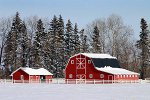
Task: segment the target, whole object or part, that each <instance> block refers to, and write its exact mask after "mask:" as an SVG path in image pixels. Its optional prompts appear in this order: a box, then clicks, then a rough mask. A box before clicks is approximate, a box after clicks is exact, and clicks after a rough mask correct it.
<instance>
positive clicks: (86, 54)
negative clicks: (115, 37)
mask: <svg viewBox="0 0 150 100" xmlns="http://www.w3.org/2000/svg"><path fill="white" fill-rule="evenodd" d="M81 54H82V55H85V56H87V57H89V58H110V59H117V58H116V57H113V56H111V55H109V54H98V53H81Z"/></svg>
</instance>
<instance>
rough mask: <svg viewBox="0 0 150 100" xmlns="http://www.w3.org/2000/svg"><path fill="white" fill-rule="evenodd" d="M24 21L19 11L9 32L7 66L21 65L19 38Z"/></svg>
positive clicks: (5, 54) (5, 55)
mask: <svg viewBox="0 0 150 100" xmlns="http://www.w3.org/2000/svg"><path fill="white" fill-rule="evenodd" d="M21 27H22V21H21V19H20V16H19V13H18V12H17V13H16V15H15V17H14V19H13V22H12V26H11V31H10V32H9V33H8V36H7V40H6V46H5V50H4V63H5V66H6V67H8V66H12V67H13V69H14V70H15V69H17V68H18V67H20V66H19V65H20V59H19V58H18V57H19V56H18V54H19V48H18V45H19V38H20V36H21Z"/></svg>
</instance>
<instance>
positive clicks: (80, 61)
mask: <svg viewBox="0 0 150 100" xmlns="http://www.w3.org/2000/svg"><path fill="white" fill-rule="evenodd" d="M79 70H80V71H81V70H82V71H83V73H79ZM76 78H77V79H86V58H85V57H84V58H82V55H80V56H77V57H76Z"/></svg>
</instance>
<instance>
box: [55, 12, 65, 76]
mask: <svg viewBox="0 0 150 100" xmlns="http://www.w3.org/2000/svg"><path fill="white" fill-rule="evenodd" d="M57 37H58V41H57V44H58V46H57V51H58V52H57V55H58V56H57V62H58V65H57V74H58V75H57V76H58V77H64V73H63V69H64V68H65V66H64V65H65V63H64V62H65V59H64V57H65V56H64V52H65V51H64V21H63V19H62V16H61V15H60V16H59V19H58V34H57Z"/></svg>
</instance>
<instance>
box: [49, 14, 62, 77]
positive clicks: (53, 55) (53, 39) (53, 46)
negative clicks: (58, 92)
mask: <svg viewBox="0 0 150 100" xmlns="http://www.w3.org/2000/svg"><path fill="white" fill-rule="evenodd" d="M49 35H50V44H49V45H50V55H49V57H50V61H51V64H50V65H51V70H52V71H53V74H54V77H57V75H58V74H57V72H58V62H57V56H58V52H59V51H58V45H59V38H60V37H59V36H58V18H57V17H56V16H55V15H54V17H53V19H52V21H51V22H50V31H49Z"/></svg>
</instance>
